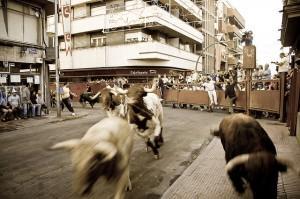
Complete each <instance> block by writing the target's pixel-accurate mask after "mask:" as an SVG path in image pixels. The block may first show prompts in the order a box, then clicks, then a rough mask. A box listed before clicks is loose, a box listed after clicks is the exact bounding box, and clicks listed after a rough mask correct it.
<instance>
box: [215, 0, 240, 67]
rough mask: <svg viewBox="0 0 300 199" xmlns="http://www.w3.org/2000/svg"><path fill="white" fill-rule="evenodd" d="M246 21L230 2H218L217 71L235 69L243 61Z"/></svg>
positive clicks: (221, 0)
mask: <svg viewBox="0 0 300 199" xmlns="http://www.w3.org/2000/svg"><path fill="white" fill-rule="evenodd" d="M244 28H245V19H244V18H243V16H242V15H241V14H240V13H239V11H238V10H237V9H236V8H234V7H233V6H232V5H231V4H230V3H229V2H228V1H225V0H219V1H218V2H217V39H218V42H219V44H217V45H216V64H215V67H216V70H221V71H224V70H228V69H229V68H234V67H235V66H236V64H237V63H238V62H239V61H240V62H241V61H242V54H243V47H242V43H241V40H242V35H243V34H242V30H243V29H244Z"/></svg>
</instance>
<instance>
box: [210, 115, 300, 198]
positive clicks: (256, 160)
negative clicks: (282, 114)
mask: <svg viewBox="0 0 300 199" xmlns="http://www.w3.org/2000/svg"><path fill="white" fill-rule="evenodd" d="M212 133H213V135H215V136H219V137H220V138H221V142H222V145H223V148H224V150H225V159H226V162H227V165H226V167H225V169H226V171H227V173H228V175H229V178H230V180H231V181H232V184H233V186H234V188H235V190H236V191H237V192H239V193H243V192H244V191H245V181H244V180H246V181H247V182H248V183H249V185H250V188H251V190H252V193H253V197H254V198H276V197H277V181H278V172H286V171H287V168H291V169H292V170H294V171H296V172H297V173H298V175H299V170H297V169H296V168H295V166H294V164H293V163H292V162H291V161H290V160H287V159H284V158H280V157H278V156H277V153H276V149H275V146H274V144H273V142H272V140H271V139H270V137H269V136H268V134H267V133H266V131H265V130H264V129H263V128H262V127H261V125H260V124H259V123H258V122H257V121H256V120H255V119H253V118H252V117H250V116H247V115H244V114H234V115H230V116H227V117H225V118H224V119H223V120H222V121H221V123H220V125H219V129H218V130H214V131H213V132H212Z"/></svg>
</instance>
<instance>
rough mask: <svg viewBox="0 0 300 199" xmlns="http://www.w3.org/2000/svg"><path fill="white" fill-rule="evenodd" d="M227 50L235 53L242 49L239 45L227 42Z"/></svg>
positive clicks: (234, 42)
mask: <svg viewBox="0 0 300 199" xmlns="http://www.w3.org/2000/svg"><path fill="white" fill-rule="evenodd" d="M227 45H228V48H229V50H232V51H235V52H242V51H243V48H242V46H241V45H238V43H237V42H236V41H228V42H227Z"/></svg>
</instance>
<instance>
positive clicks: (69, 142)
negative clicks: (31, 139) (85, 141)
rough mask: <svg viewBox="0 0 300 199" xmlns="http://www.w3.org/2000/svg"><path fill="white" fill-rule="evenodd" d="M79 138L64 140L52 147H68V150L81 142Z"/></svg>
mask: <svg viewBox="0 0 300 199" xmlns="http://www.w3.org/2000/svg"><path fill="white" fill-rule="evenodd" d="M79 141H80V140H79V139H72V140H67V141H64V142H59V143H57V144H55V145H53V146H52V147H51V148H50V149H52V150H55V149H67V150H72V149H73V148H74V147H76V146H77V145H78V144H79Z"/></svg>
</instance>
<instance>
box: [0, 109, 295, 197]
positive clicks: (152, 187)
mask: <svg viewBox="0 0 300 199" xmlns="http://www.w3.org/2000/svg"><path fill="white" fill-rule="evenodd" d="M164 111H165V120H164V121H165V122H164V137H165V140H166V142H165V144H164V146H162V147H161V149H160V151H161V154H162V157H161V159H159V160H154V158H153V156H152V154H151V153H146V152H145V145H144V143H143V142H142V140H141V139H140V138H138V137H136V138H135V145H134V150H133V153H132V158H131V167H130V168H131V180H132V184H133V191H132V192H127V193H126V198H127V199H136V198H137V199H139V198H141V199H142V198H147V199H150V198H151V199H157V198H168V199H169V198H172V199H173V198H174V199H177V198H178V199H179V198H180V199H181V198H191V199H196V198H251V193H250V192H249V191H248V192H247V193H246V194H245V195H242V196H239V195H237V194H236V193H235V192H234V190H233V188H232V186H231V184H230V181H229V180H228V178H227V176H226V174H225V171H224V166H225V159H224V151H223V148H222V146H221V143H220V141H219V139H218V138H213V139H212V137H211V136H210V135H209V129H210V128H211V127H212V126H216V125H218V123H219V122H220V121H221V119H222V118H223V117H224V116H225V114H223V113H207V112H201V111H195V110H186V109H172V108H169V107H164ZM75 112H76V113H77V115H76V116H75V117H72V116H71V115H70V113H69V112H67V111H65V112H63V113H62V118H60V119H57V118H56V117H55V116H56V113H55V112H54V111H52V112H51V113H50V115H48V116H43V117H41V118H33V119H27V120H18V121H11V122H9V123H0V126H1V127H2V124H5V125H8V126H7V127H8V128H6V129H7V131H5V130H4V128H2V129H1V128H0V198H1V199H2V198H4V199H10V198H12V199H15V198H18V199H19V198H20V199H23V198H24V199H27V198H30V199H31V198H43V199H44V198H45V199H47V198H62V199H65V198H66V199H69V198H78V196H76V195H75V194H73V193H72V169H71V165H70V157H69V154H68V153H67V152H63V151H61V152H60V151H55V152H53V151H49V150H48V148H49V147H50V146H51V145H52V144H54V143H56V142H59V141H63V140H67V139H71V138H79V137H81V136H82V135H83V134H84V133H85V132H86V130H87V129H88V128H89V127H90V126H92V125H93V124H95V123H96V122H97V121H99V120H101V119H102V118H103V117H105V113H104V112H103V111H102V110H101V108H100V106H99V105H98V106H96V107H95V108H94V109H91V108H89V107H87V108H80V106H75ZM259 121H260V123H261V124H262V125H263V127H264V128H265V129H266V130H267V132H268V133H269V135H270V137H271V138H272V140H273V141H274V143H275V145H276V147H277V150H278V154H279V155H283V156H285V157H290V158H292V159H293V160H294V161H295V162H296V163H297V164H298V165H300V150H299V149H300V146H299V143H297V141H296V138H295V137H290V136H288V131H287V128H286V127H285V126H284V125H283V124H281V123H278V122H275V121H270V120H259ZM211 140H212V141H211ZM210 141H211V142H210ZM299 187H300V182H299V177H297V176H295V174H293V173H292V172H288V173H287V174H282V175H280V177H279V184H278V193H279V198H300V193H299V190H300V189H299ZM112 193H113V189H111V188H108V187H105V185H103V182H99V183H97V184H96V185H95V187H94V189H93V192H92V194H91V195H90V196H89V197H87V198H99V197H100V198H112Z"/></svg>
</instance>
